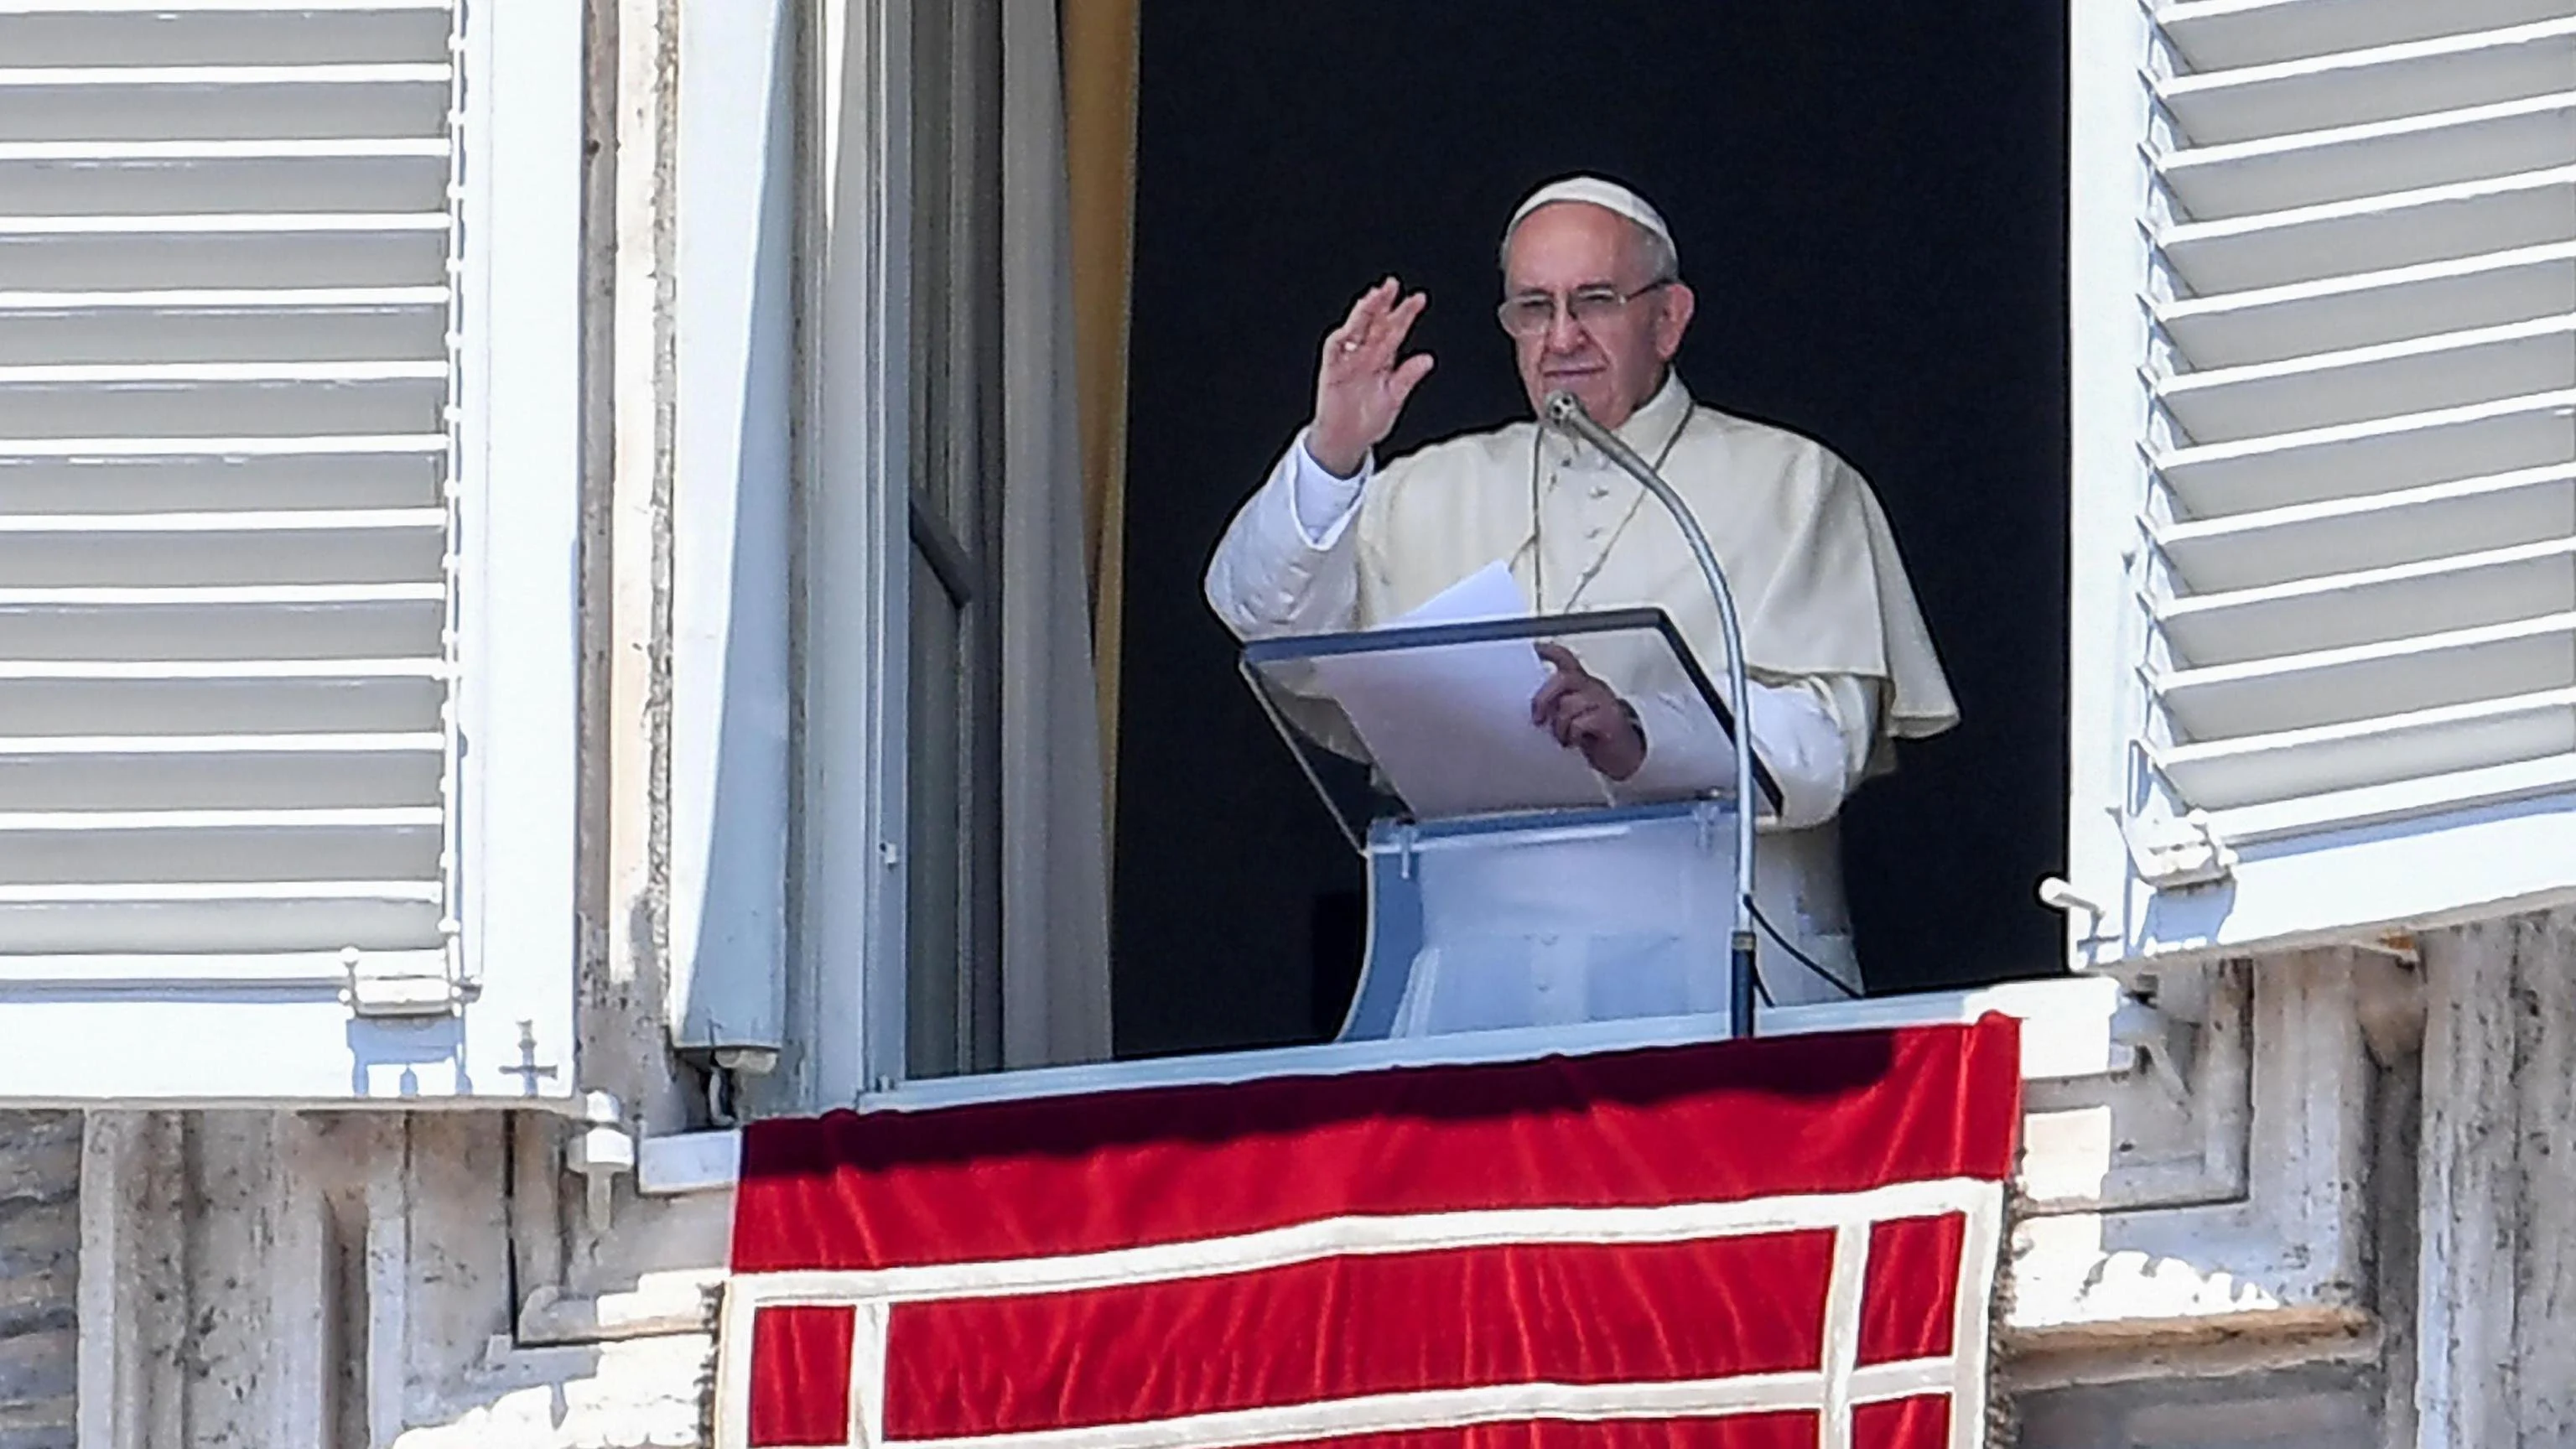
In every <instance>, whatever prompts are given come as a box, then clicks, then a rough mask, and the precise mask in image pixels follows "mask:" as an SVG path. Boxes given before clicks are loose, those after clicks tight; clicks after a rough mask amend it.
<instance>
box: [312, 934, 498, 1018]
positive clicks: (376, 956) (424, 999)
mask: <svg viewBox="0 0 2576 1449" xmlns="http://www.w3.org/2000/svg"><path fill="white" fill-rule="evenodd" d="M340 967H341V969H342V970H343V971H346V972H347V973H348V985H346V986H344V987H342V988H341V990H340V1000H341V1002H342V1003H343V1004H344V1005H346V1006H347V1007H348V1008H349V1014H350V1015H352V1016H360V1017H368V1018H376V1017H423V1016H454V1015H456V1014H457V1013H458V1012H460V1011H462V1010H464V1009H465V1001H466V997H467V995H468V994H469V993H468V992H467V991H466V988H465V983H464V982H463V981H461V980H459V979H458V973H457V970H456V951H455V948H454V946H453V943H452V942H451V944H450V946H449V948H448V949H446V950H440V951H361V950H359V949H358V948H357V947H355V946H349V947H344V948H343V949H342V950H341V952H340Z"/></svg>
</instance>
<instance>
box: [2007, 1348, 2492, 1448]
mask: <svg viewBox="0 0 2576 1449" xmlns="http://www.w3.org/2000/svg"><path fill="white" fill-rule="evenodd" d="M2381 1397H2382V1394H2381V1388H2380V1383H2379V1374H2378V1372H2377V1370H2375V1369H2370V1368H2361V1367H2352V1366H2347V1365H2341V1364H2312V1365H2306V1366H2303V1367H2298V1368H2288V1369H2274V1370H2270V1371H2267V1372H2259V1373H2239V1374H2227V1375H2224V1376H2220V1377H2215V1378H2197V1377H2175V1378H2159V1379H2152V1380H2145V1381H2141V1382H2136V1383H2123V1384H2101V1385H2085V1386H2081V1387H2074V1388H2062V1389H2052V1390H2048V1391H2046V1392H2042V1393H2035V1394H2026V1395H2023V1396H2022V1397H2021V1398H2020V1400H2019V1401H2018V1403H2017V1406H2016V1407H2017V1408H2018V1410H2019V1414H2020V1419H2021V1437H2020V1439H2019V1441H2018V1442H2019V1444H2020V1449H2290V1446H2294V1445H2295V1446H2297V1449H2382V1440H2381V1437H2380V1435H2381V1426H2380V1422H2379V1407H2380V1402H2381ZM2499 1449H2501V1446H2499Z"/></svg>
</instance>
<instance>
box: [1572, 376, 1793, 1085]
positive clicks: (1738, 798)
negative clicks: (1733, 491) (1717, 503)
mask: <svg viewBox="0 0 2576 1449" xmlns="http://www.w3.org/2000/svg"><path fill="white" fill-rule="evenodd" d="M1540 413H1541V416H1542V419H1543V421H1545V422H1547V423H1550V424H1552V425H1554V426H1556V427H1559V428H1563V429H1564V430H1565V431H1567V432H1569V433H1572V434H1574V435H1575V436H1576V437H1579V438H1581V439H1583V440H1584V441H1585V442H1587V443H1590V444H1591V445H1592V446H1594V447H1596V448H1598V449H1600V450H1601V451H1602V453H1603V454H1604V455H1605V456H1607V457H1608V458H1609V459H1610V461H1611V462H1613V463H1616V464H1618V465H1619V466H1620V468H1621V469H1623V470H1625V471H1626V472H1627V474H1628V475H1629V476H1630V477H1632V478H1635V479H1636V480H1637V482H1638V483H1639V484H1640V485H1641V486H1642V487H1644V488H1645V490H1646V491H1647V492H1649V493H1651V494H1653V495H1655V501H1656V502H1657V503H1660V504H1662V505H1663V506H1664V511H1665V512H1666V513H1669V514H1671V515H1672V516H1673V522H1674V524H1676V525H1677V526H1678V527H1680V529H1681V531H1682V538H1683V539H1684V540H1685V541H1687V542H1688V543H1689V544H1690V550H1691V556H1692V557H1693V558H1695V559H1697V560H1698V561H1699V572H1700V577H1701V578H1703V579H1705V580H1706V581H1707V582H1708V591H1709V592H1710V593H1711V594H1714V595H1716V596H1717V621H1718V627H1719V629H1720V631H1721V632H1723V633H1724V634H1725V636H1726V689H1727V693H1728V694H1729V695H1730V696H1732V703H1733V704H1734V706H1735V728H1734V729H1733V730H1732V731H1730V733H1731V734H1733V735H1734V737H1735V931H1734V934H1733V936H1732V937H1731V938H1730V941H1729V948H1730V949H1729V973H1728V979H1727V1031H1728V1033H1729V1034H1730V1035H1732V1036H1734V1037H1737V1038H1744V1037H1750V1036H1752V1035H1753V1034H1754V1030H1753V1027H1754V1024H1753V982H1754V975H1753V970H1754V966H1753V948H1754V940H1753V812H1754V809H1755V808H1756V807H1755V802H1754V799H1753V794H1752V792H1753V711H1752V707H1751V684H1750V681H1748V680H1747V679H1746V678H1745V673H1744V626H1743V625H1742V623H1740V622H1739V621H1738V620H1737V618H1736V615H1735V592H1734V590H1732V589H1730V588H1728V587H1727V584H1726V570H1724V569H1722V568H1720V567H1718V563H1717V554H1716V552H1715V551H1714V550H1712V549H1711V548H1710V547H1709V546H1708V535H1707V534H1705V533H1703V532H1701V531H1700V526H1699V519H1698V518H1697V517H1696V516H1695V515H1693V514H1692V512H1691V510H1690V505H1689V504H1687V503H1684V502H1683V501H1682V496H1681V495H1680V494H1679V493H1676V492H1674V491H1673V485H1671V484H1670V483H1667V482H1665V481H1664V479H1663V476H1662V475H1661V474H1659V473H1657V472H1656V471H1655V470H1654V468H1653V466H1652V465H1650V464H1648V463H1647V462H1646V460H1645V459H1643V458H1640V457H1638V456H1637V450H1636V449H1634V448H1631V447H1629V446H1628V445H1627V443H1626V442H1624V441H1622V440H1621V438H1620V437H1619V435H1618V434H1617V433H1614V432H1612V431H1610V430H1609V429H1608V428H1605V427H1603V426H1601V424H1600V423H1599V422H1597V421H1595V420H1594V419H1593V416H1592V414H1590V413H1588V412H1586V411H1584V409H1583V402H1582V400H1581V399H1579V398H1577V397H1576V396H1575V395H1574V394H1573V393H1570V392H1567V391H1564V390H1563V389H1559V390H1558V391H1555V392H1552V393H1549V394H1548V395H1547V401H1546V403H1545V404H1544V405H1543V406H1542V407H1541V409H1540ZM1651 747H1652V746H1651V744H1650V745H1649V748H1651Z"/></svg>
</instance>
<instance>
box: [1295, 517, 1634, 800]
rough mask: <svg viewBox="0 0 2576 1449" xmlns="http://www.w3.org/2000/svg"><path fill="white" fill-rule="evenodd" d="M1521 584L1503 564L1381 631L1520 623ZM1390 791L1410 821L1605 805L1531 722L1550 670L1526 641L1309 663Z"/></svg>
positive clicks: (1578, 767) (1583, 766)
mask: <svg viewBox="0 0 2576 1449" xmlns="http://www.w3.org/2000/svg"><path fill="white" fill-rule="evenodd" d="M1527 612H1528V610H1527V608H1526V607H1525V606H1524V605H1523V603H1522V601H1521V592H1520V586H1519V585H1518V584H1516V583H1514V582H1513V581H1512V576H1511V574H1510V572H1509V571H1508V570H1506V569H1505V568H1504V567H1503V565H1502V564H1501V563H1499V562H1497V563H1492V564H1488V565H1486V566H1485V567H1484V568H1483V569H1482V570H1480V571H1478V572H1476V573H1473V574H1470V575H1468V576H1467V577H1466V578H1465V579H1462V580H1460V581H1459V582H1458V583H1456V584H1453V585H1451V586H1450V587H1449V588H1448V589H1447V590H1445V591H1444V592H1442V593H1441V594H1440V595H1439V596H1438V597H1436V598H1433V599H1431V600H1430V601H1429V602H1427V603H1425V604H1423V605H1422V607H1420V608H1418V609H1416V610H1414V611H1413V612H1412V613H1409V614H1406V615H1403V616H1401V617H1399V618H1395V619H1390V620H1388V621H1387V622H1386V624H1385V626H1384V627H1387V628H1407V627H1419V626H1424V625H1433V624H1462V623H1468V622H1471V621H1478V620H1485V619H1511V618H1518V617H1520V616H1522V615H1523V614H1525V613H1527ZM1313 666H1314V670H1315V683H1316V684H1317V685H1318V686H1319V687H1320V689H1321V691H1322V692H1323V693H1324V694H1326V695H1329V696H1330V697H1331V698H1332V700H1333V701H1334V702H1335V703H1336V704H1338V705H1340V706H1341V709H1342V713H1343V714H1344V715H1345V716H1346V717H1348V719H1349V720H1350V723H1351V727H1352V729H1354V730H1356V731H1357V732H1358V734H1359V737H1360V742H1361V744H1363V745H1365V746H1366V747H1367V749H1368V752H1369V757H1370V758H1371V759H1372V760H1374V761H1375V762H1376V763H1377V767H1378V769H1379V770H1380V771H1381V772H1382V773H1383V774H1384V775H1385V776H1386V781H1387V784H1388V785H1390V786H1391V787H1392V788H1393V789H1394V790H1395V792H1396V794H1398V795H1400V796H1402V797H1403V799H1404V801H1405V803H1406V804H1407V805H1409V806H1411V807H1412V808H1413V811H1414V813H1415V814H1416V815H1419V816H1424V817H1438V816H1450V815H1470V814H1476V813H1480V812H1484V811H1492V810H1534V809H1549V808H1555V807H1560V806H1577V805H1600V804H1603V803H1605V802H1606V801H1607V800H1608V798H1609V796H1608V792H1607V791H1606V789H1605V788H1604V786H1603V785H1602V782H1601V777H1600V776H1598V775H1596V774H1594V773H1593V771H1592V767H1591V766H1590V765H1589V764H1587V763H1585V761H1584V758H1583V752H1582V751H1581V750H1575V749H1568V748H1567V747H1565V746H1563V745H1560V744H1558V743H1557V742H1556V736H1555V735H1554V734H1553V733H1552V732H1550V731H1549V730H1548V729H1546V728H1545V727H1544V726H1541V725H1536V724H1532V723H1531V722H1530V700H1531V698H1532V697H1533V696H1535V695H1536V694H1537V693H1538V691H1539V687H1540V686H1541V685H1544V684H1545V683H1546V682H1547V677H1548V672H1549V670H1548V666H1547V663H1546V661H1544V660H1542V659H1540V658H1539V657H1538V651H1537V650H1536V649H1535V648H1533V647H1532V646H1531V644H1530V641H1528V640H1526V639H1497V640H1487V641H1478V642H1474V643H1464V644H1440V645H1432V646H1427V647H1422V648H1414V649H1401V650H1392V651H1388V652H1385V653H1376V654H1369V653H1353V654H1338V655H1330V656H1326V657H1322V658H1318V659H1316V660H1314V661H1313Z"/></svg>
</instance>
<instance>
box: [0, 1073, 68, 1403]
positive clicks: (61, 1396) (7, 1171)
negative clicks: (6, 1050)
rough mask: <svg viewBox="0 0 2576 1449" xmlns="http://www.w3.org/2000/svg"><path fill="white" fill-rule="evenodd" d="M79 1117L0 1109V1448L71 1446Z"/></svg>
mask: <svg viewBox="0 0 2576 1449" xmlns="http://www.w3.org/2000/svg"><path fill="white" fill-rule="evenodd" d="M80 1153H81V1119H80V1114H79V1113H77V1112H0V1449H70V1446H71V1444H72V1442H73V1413H74V1407H75V1406H74V1400H73V1390H74V1385H75V1382H76V1380H77V1377H78V1374H79V1347H80V1344H79V1330H78V1325H77V1323H76V1321H75V1307H76V1304H77V1302H78V1298H79V1293H80Z"/></svg>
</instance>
